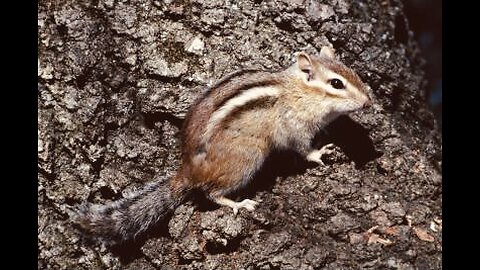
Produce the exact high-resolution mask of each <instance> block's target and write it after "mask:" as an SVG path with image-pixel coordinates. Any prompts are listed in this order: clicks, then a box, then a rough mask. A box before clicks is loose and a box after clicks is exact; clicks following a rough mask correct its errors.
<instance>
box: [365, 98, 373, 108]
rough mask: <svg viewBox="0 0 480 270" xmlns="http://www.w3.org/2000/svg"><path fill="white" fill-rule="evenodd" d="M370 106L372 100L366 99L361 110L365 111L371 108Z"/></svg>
mask: <svg viewBox="0 0 480 270" xmlns="http://www.w3.org/2000/svg"><path fill="white" fill-rule="evenodd" d="M371 106H372V100H371V99H370V98H369V99H367V101H365V103H363V108H364V109H366V108H368V107H371Z"/></svg>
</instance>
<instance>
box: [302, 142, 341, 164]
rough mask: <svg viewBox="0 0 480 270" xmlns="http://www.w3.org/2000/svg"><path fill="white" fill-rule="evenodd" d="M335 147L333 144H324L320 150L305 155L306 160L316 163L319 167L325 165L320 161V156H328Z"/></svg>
mask: <svg viewBox="0 0 480 270" xmlns="http://www.w3.org/2000/svg"><path fill="white" fill-rule="evenodd" d="M334 147H335V145H334V144H333V143H329V144H326V145H324V146H323V147H322V148H320V149H315V150H313V151H311V152H310V153H308V154H307V157H306V158H307V160H308V161H312V162H316V163H318V164H320V165H325V164H324V163H323V161H322V156H323V155H326V154H327V155H328V154H331V153H332V152H333V149H332V148H334Z"/></svg>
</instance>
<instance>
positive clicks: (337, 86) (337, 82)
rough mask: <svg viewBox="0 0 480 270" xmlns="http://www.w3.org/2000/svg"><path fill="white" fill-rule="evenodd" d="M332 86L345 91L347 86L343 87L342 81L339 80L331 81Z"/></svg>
mask: <svg viewBox="0 0 480 270" xmlns="http://www.w3.org/2000/svg"><path fill="white" fill-rule="evenodd" d="M330 84H331V85H332V86H333V88H335V89H345V85H343V83H342V81H340V80H339V79H331V80H330Z"/></svg>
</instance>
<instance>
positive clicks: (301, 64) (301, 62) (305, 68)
mask: <svg viewBox="0 0 480 270" xmlns="http://www.w3.org/2000/svg"><path fill="white" fill-rule="evenodd" d="M297 63H298V68H299V69H300V70H301V71H302V72H304V73H306V74H307V75H308V76H307V78H308V80H310V78H311V75H312V74H313V63H312V59H310V56H309V55H308V54H306V53H304V52H300V53H299V54H298V55H297Z"/></svg>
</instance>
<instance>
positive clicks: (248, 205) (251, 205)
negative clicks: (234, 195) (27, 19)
mask: <svg viewBox="0 0 480 270" xmlns="http://www.w3.org/2000/svg"><path fill="white" fill-rule="evenodd" d="M213 200H214V201H215V202H216V203H217V204H219V205H224V206H228V207H230V208H232V209H233V214H234V215H237V213H238V209H240V208H245V209H247V210H248V211H253V210H255V206H257V205H258V202H256V201H254V200H250V199H245V200H243V201H241V202H235V201H232V200H230V199H228V198H225V197H223V196H219V197H215V198H214V199H213Z"/></svg>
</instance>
